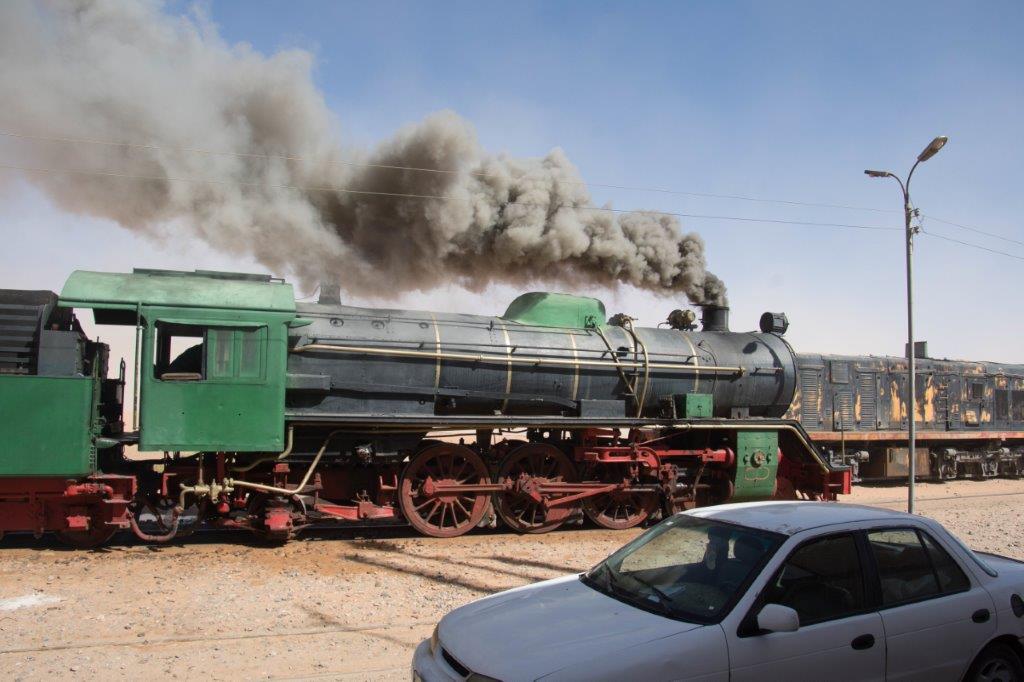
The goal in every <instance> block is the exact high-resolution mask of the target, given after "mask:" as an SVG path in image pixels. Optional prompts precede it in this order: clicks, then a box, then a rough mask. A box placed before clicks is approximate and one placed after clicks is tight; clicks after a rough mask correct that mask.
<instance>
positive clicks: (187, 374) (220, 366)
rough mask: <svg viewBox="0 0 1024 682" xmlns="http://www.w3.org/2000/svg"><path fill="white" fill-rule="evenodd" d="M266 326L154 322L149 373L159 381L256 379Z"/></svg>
mask: <svg viewBox="0 0 1024 682" xmlns="http://www.w3.org/2000/svg"><path fill="white" fill-rule="evenodd" d="M266 347H267V328H266V327H201V326H196V325H185V324H171V323H165V322H158V323H157V325H156V342H155V344H154V359H153V374H154V377H155V378H157V379H160V380H162V381H226V380H231V381H237V380H249V381H252V380H259V379H262V378H264V376H265V371H264V368H265V365H266Z"/></svg>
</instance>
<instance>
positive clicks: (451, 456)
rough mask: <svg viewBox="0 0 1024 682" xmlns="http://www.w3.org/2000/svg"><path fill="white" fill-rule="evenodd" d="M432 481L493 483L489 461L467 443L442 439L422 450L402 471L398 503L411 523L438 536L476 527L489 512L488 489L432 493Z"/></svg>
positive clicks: (469, 483)
mask: <svg viewBox="0 0 1024 682" xmlns="http://www.w3.org/2000/svg"><path fill="white" fill-rule="evenodd" d="M428 481H429V482H430V483H431V484H432V485H455V484H463V485H474V484H487V483H490V477H489V475H488V472H487V465H486V464H484V460H483V459H482V458H481V457H480V455H478V454H477V453H476V452H475V451H473V450H471V449H470V448H468V447H466V446H465V445H456V444H454V443H441V444H438V445H432V446H430V447H428V448H425V449H423V450H420V451H419V452H418V453H417V454H416V455H415V456H414V457H413V458H412V461H411V462H409V465H408V466H407V467H406V469H405V472H404V473H403V474H402V482H401V484H400V486H399V498H398V504H399V507H400V508H401V509H402V515H403V516H405V519H406V520H407V521H408V522H409V524H410V525H411V526H412V527H413V528H415V529H416V530H418V531H419V532H421V533H423V534H424V535H430V536H432V537H435V538H453V537H456V536H458V535H462V534H463V533H467V532H469V531H470V530H472V529H473V528H474V527H475V526H476V525H477V524H479V523H480V520H481V519H483V517H484V514H485V513H486V512H487V502H488V494H487V493H473V492H461V493H452V494H448V495H430V494H428V493H427V492H426V490H425V488H427V487H429V486H428V485H427V482H428Z"/></svg>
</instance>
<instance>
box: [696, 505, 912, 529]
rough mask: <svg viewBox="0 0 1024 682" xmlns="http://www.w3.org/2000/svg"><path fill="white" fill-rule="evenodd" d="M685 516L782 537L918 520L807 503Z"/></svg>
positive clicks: (851, 507)
mask: <svg viewBox="0 0 1024 682" xmlns="http://www.w3.org/2000/svg"><path fill="white" fill-rule="evenodd" d="M684 513H685V514H687V515H689V516H696V517H699V518H704V519H713V520H715V521H724V522H726V523H735V524H738V525H741V526H749V527H751V528H760V529H761V530H767V531H771V532H773V533H782V534H783V535H794V534H796V533H799V532H801V531H805V530H810V529H812V528H820V527H822V526H831V525H835V524H837V523H855V522H858V521H891V522H894V523H906V522H907V521H909V520H911V519H913V520H917V521H919V520H920V517H918V516H913V515H911V514H906V513H904V512H898V511H893V510H891V509H879V508H878V507H867V506H864V505H861V504H846V503H841V502H809V501H808V502H801V501H785V502H783V501H769V502H740V503H735V504H722V505H718V506H714V507H702V508H700V509H694V510H691V511H688V512H684Z"/></svg>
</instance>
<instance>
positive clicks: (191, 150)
mask: <svg viewBox="0 0 1024 682" xmlns="http://www.w3.org/2000/svg"><path fill="white" fill-rule="evenodd" d="M0 135H2V136H5V137H15V138H21V139H25V140H39V141H45V142H64V143H74V144H93V145H102V146H108V147H126V148H130V149H150V150H153V151H163V152H177V153H189V154H210V155H215V156H237V157H241V158H250V159H278V160H281V161H297V162H306V161H309V159H308V158H304V157H301V156H291V155H288V154H257V153H248V152H232V151H223V150H212V149H202V148H199V147H165V146H161V145H154V144H143V143H135V142H118V141H113V140H96V139H89V138H80V137H52V136H46V135H30V134H28V133H19V132H16V131H9V130H0ZM326 164H327V165H329V166H348V167H353V168H380V169H385V170H401V171H413V172H418V173H439V174H451V175H458V174H465V175H471V176H474V177H479V178H495V177H499V176H498V175H496V174H494V173H487V172H484V171H465V170H457V169H450V168H424V167H418V166H402V165H397V164H389V163H369V162H358V161H328V162H326ZM567 182H569V183H571V184H575V185H581V186H585V187H600V188H602V189H618V190H625V191H632V192H656V193H659V194H669V195H676V196H686V197H698V198H702V199H727V200H733V201H748V202H757V203H765V204H782V205H787V206H806V207H811V208H837V209H843V210H849V211H870V212H873V213H896V212H898V211H897V209H890V208H874V207H868V206H850V205H846V204H827V203H817V202H809V201H795V200H790V199H769V198H765V197H751V196H744V195H741V194H715V193H712V192H689V191H683V190H675V189H667V188H663V187H641V186H637V185H617V184H609V183H601V182H587V181H585V180H570V181H567Z"/></svg>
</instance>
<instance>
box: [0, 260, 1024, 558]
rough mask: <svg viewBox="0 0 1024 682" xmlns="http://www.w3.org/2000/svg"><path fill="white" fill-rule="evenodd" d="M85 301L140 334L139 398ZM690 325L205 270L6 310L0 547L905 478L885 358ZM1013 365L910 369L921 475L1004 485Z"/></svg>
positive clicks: (427, 518) (451, 518)
mask: <svg viewBox="0 0 1024 682" xmlns="http://www.w3.org/2000/svg"><path fill="white" fill-rule="evenodd" d="M84 309H91V310H92V313H93V316H94V319H95V322H96V324H97V325H101V326H102V325H125V326H128V327H131V328H134V330H135V335H136V344H135V346H136V352H135V357H134V358H133V359H132V367H131V373H132V376H133V382H132V384H133V390H132V394H131V395H129V396H126V395H125V387H126V378H127V374H128V368H127V367H126V363H125V362H124V361H122V362H121V364H120V368H119V371H117V372H116V374H114V375H113V376H110V372H109V371H108V366H107V365H108V356H109V348H108V346H107V345H106V344H103V343H100V342H99V341H97V340H91V339H89V338H88V337H87V336H86V334H84V333H83V331H82V327H81V325H80V324H79V323H78V320H77V318H76V316H75V311H76V310H84ZM702 313H703V315H702V321H701V322H702V323H701V326H700V329H698V328H697V324H696V316H695V315H694V313H693V312H692V311H688V310H687V311H673V312H672V314H671V315H669V318H668V321H667V322H666V323H664V324H663V325H661V326H659V327H658V328H641V327H637V326H634V325H633V320H631V319H630V318H629V317H627V316H625V315H614V316H612V317H611V318H607V316H606V312H605V309H604V306H603V305H602V304H601V302H600V301H598V300H596V299H592V298H585V297H579V296H570V295H566V294H554V293H529V294H524V295H522V296H520V297H519V298H517V299H516V300H514V301H513V302H512V303H511V305H510V306H509V307H508V309H507V310H506V312H505V314H504V315H502V316H500V317H489V316H480V315H466V314H448V313H430V312H417V311H403V310H383V309H367V308H356V307H351V306H346V305H343V304H342V303H341V301H340V297H339V295H338V292H337V290H336V289H334V290H333V291H332V290H330V289H327V288H325V289H324V290H323V291H322V293H321V295H320V299H319V300H318V301H317V302H313V303H304V302H296V301H295V299H294V294H293V290H292V287H291V285H289V284H288V283H286V282H284V281H283V280H280V279H275V278H272V277H269V276H263V275H244V274H234V273H220V272H208V271H196V272H176V271H165V270H135V271H133V272H132V273H99V272H85V271H78V272H75V273H73V274H72V275H71V277H70V278H69V279H68V281H67V283H66V284H65V286H64V289H63V291H62V293H61V294H60V296H57V295H56V294H54V293H51V292H34V291H16V290H2V291H0V532H14V531H21V532H26V531H27V532H33V533H36V534H42V533H44V532H55V533H57V534H58V536H59V537H60V538H61V539H62V540H64V541H66V542H68V543H69V544H72V545H74V546H78V547H90V546H96V545H99V544H102V543H105V542H107V541H108V540H109V539H110V538H111V537H112V536H113V534H114V533H116V532H117V531H118V530H120V529H131V531H132V532H134V533H135V534H136V535H137V536H138V537H140V538H142V539H144V540H147V541H154V542H164V541H168V540H170V539H172V538H175V537H180V536H181V535H183V534H185V533H188V532H191V531H192V530H194V529H195V528H197V527H201V526H202V527H221V528H242V529H247V530H250V531H252V532H254V533H255V534H256V535H257V536H258V537H260V538H261V539H263V540H266V541H269V542H282V541H285V540H287V539H288V538H289V537H291V536H292V535H293V534H294V533H296V532H298V531H300V530H301V529H303V528H305V527H307V526H309V525H312V524H325V523H341V524H344V523H353V522H360V523H362V522H371V521H373V522H382V523H387V522H400V521H402V520H404V521H405V522H407V523H409V524H410V525H411V526H413V527H414V528H415V529H416V530H418V531H420V532H422V533H424V534H427V535H432V536H437V537H452V536H456V535H461V534H462V533H465V532H468V531H469V530H471V529H473V528H474V527H477V526H481V525H487V524H491V525H493V524H496V523H497V522H498V521H499V520H500V521H501V522H502V523H504V524H505V525H507V526H508V527H510V528H511V529H512V530H514V531H517V532H521V533H539V532H547V531H550V530H553V529H555V528H557V527H559V526H561V525H563V524H565V523H568V522H575V521H578V520H580V519H582V518H583V517H584V516H585V517H586V518H589V519H590V520H591V521H592V522H593V523H596V524H597V525H599V526H602V527H606V528H613V529H620V528H630V527H633V526H636V525H638V524H642V523H644V522H645V521H648V520H651V519H654V518H656V517H658V516H660V515H664V514H670V513H673V512H675V511H677V510H680V509H686V508H690V507H693V506H698V505H705V504H716V503H721V502H725V501H729V500H753V499H766V498H797V497H803V498H812V499H835V498H836V496H837V495H838V494H842V493H845V492H848V491H849V487H850V484H851V480H852V477H853V475H854V473H855V470H859V471H860V472H861V473H863V474H865V475H867V474H872V475H874V474H875V473H878V474H879V475H881V476H885V475H899V473H900V470H899V466H900V462H901V460H900V450H899V448H900V447H901V445H900V437H901V435H900V433H899V428H900V427H902V426H904V425H905V422H904V421H901V420H900V419H899V418H900V417H901V415H902V419H904V420H905V419H906V414H905V408H903V407H902V406H903V405H904V401H902V399H901V397H900V394H899V388H900V386H899V383H898V382H899V379H898V373H899V362H900V361H899V360H896V359H873V358H839V357H830V356H808V355H797V354H796V353H794V351H793V350H792V348H790V346H789V344H788V343H787V342H786V341H785V338H784V334H785V332H786V329H787V327H788V321H787V320H786V318H785V315H783V314H778V313H765V315H763V316H762V318H761V320H760V331H757V332H742V333H739V332H732V331H730V330H729V328H728V309H726V308H723V307H717V306H706V307H704V308H703V311H702ZM1020 370H1021V368H1012V367H1009V366H996V365H979V364H976V363H948V362H943V363H939V362H935V363H930V362H923V363H922V365H921V369H920V371H921V372H922V381H921V382H919V384H920V385H922V386H923V389H922V390H923V391H924V394H923V398H925V400H923V401H922V402H921V405H922V410H923V412H922V414H921V416H922V417H923V418H922V419H921V420H919V425H920V427H921V429H922V430H921V433H922V437H923V438H930V436H931V435H932V434H934V435H939V434H942V435H944V436H945V437H944V438H936V439H934V440H929V447H928V448H924V449H922V450H921V452H923V453H924V456H925V457H928V458H929V459H928V464H929V466H930V467H931V468H930V469H924V468H922V469H919V470H921V471H933V472H935V473H936V474H937V475H939V476H942V477H949V476H952V475H959V474H966V473H972V472H974V471H975V469H976V470H977V472H978V473H979V474H980V475H993V474H1016V473H1018V472H1019V469H1020V462H1021V456H1022V454H1021V445H1020V444H1021V441H1020V439H1019V438H1020V436H1021V435H1022V434H1021V433H1020V432H1018V431H1014V430H1013V429H1014V428H1017V429H1020V427H1021V426H1022V423H1021V422H1022V420H1021V419H1020V417H1021V416H1022V415H1021V414H1020V412H1021V409H1022V408H1024V400H1022V401H1021V403H1020V404H1021V406H1022V408H1018V407H1017V405H1018V403H1017V398H1018V393H1017V391H1018V389H1019V388H1022V385H1021V376H1024V374H1022V372H1021V371H1020ZM866 377H870V379H871V381H869V380H868V378H866ZM954 378H955V381H954ZM872 382H873V383H872ZM979 383H980V384H981V387H980V389H977V388H976V386H977V385H978V384H979ZM976 391H977V392H978V393H977V395H978V398H975V397H974V396H975V394H976ZM958 392H959V393H958ZM1004 394H1005V395H1004ZM1020 395H1021V396H1024V392H1021V393H1020ZM1000 396H1003V397H1000ZM1004 400H1005V401H1006V402H1005V405H1006V407H1005V409H1004V408H1003V407H1001V406H1002V405H1004V402H1003V401H1004ZM986 401H987V402H986ZM126 403H128V404H129V405H131V407H132V409H131V411H130V413H131V414H132V415H133V416H132V423H131V424H126V423H124V422H123V418H122V415H123V413H124V405H125V404H126ZM901 409H902V410H903V412H902V413H901V412H900V410H901ZM1004 412H1005V415H1004ZM950 415H956V418H955V419H953V418H952V417H951V416H950ZM996 428H999V429H1001V430H1000V431H996V430H995V429H996ZM926 433H927V434H928V435H925V434H926ZM965 433H966V434H969V436H970V437H962V434H965ZM133 449H137V450H138V451H139V452H140V453H156V456H155V457H153V456H145V457H141V456H134V455H132V456H129V455H128V454H127V452H130V451H131V450H133ZM905 459H906V457H905V455H904V456H903V460H902V461H904V462H905ZM979 463H980V464H979ZM872 467H876V468H878V471H875V469H872ZM879 467H880V468H879ZM972 467H974V468H972ZM979 467H980V468H979ZM993 467H994V468H993Z"/></svg>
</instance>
